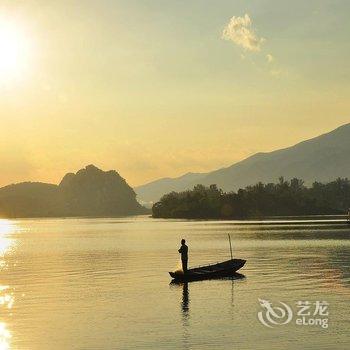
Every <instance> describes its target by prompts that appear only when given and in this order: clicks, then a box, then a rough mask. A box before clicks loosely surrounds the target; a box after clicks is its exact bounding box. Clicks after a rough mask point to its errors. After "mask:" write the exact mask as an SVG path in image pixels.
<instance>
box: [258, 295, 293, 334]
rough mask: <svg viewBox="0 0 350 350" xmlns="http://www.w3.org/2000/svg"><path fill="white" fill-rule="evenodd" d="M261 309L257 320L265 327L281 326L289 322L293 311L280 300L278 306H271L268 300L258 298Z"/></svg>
mask: <svg viewBox="0 0 350 350" xmlns="http://www.w3.org/2000/svg"><path fill="white" fill-rule="evenodd" d="M259 303H260V306H261V307H262V308H263V311H259V312H258V319H259V321H260V322H261V323H262V324H263V325H264V326H266V327H269V328H273V326H281V325H283V324H287V323H289V322H290V321H291V320H292V318H293V311H292V309H291V308H290V306H288V305H287V304H285V303H283V302H282V301H280V302H279V304H280V306H273V305H272V303H271V302H270V301H268V300H264V299H259Z"/></svg>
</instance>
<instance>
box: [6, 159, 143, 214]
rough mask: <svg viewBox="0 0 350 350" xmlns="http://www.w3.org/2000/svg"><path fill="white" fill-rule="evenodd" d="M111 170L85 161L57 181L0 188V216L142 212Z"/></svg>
mask: <svg viewBox="0 0 350 350" xmlns="http://www.w3.org/2000/svg"><path fill="white" fill-rule="evenodd" d="M148 212H149V211H148V210H147V209H146V208H144V207H143V206H142V205H140V204H139V203H138V202H137V200H136V194H135V192H134V190H133V189H132V188H131V187H130V186H129V185H128V184H127V182H126V181H125V179H123V178H122V177H121V176H120V175H119V174H118V172H116V171H115V170H109V171H103V170H101V169H99V168H97V167H96V166H94V165H88V166H86V167H85V168H83V169H81V170H79V171H78V172H77V173H68V174H66V175H65V176H64V177H63V179H62V180H61V182H60V183H59V184H58V185H55V184H48V183H41V182H22V183H18V184H12V185H8V186H5V187H2V188H0V217H3V218H4V217H5V218H16V217H75V216H86V217H115V216H124V215H137V214H146V213H148Z"/></svg>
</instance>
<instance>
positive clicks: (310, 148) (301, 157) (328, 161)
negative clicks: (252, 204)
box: [135, 123, 350, 203]
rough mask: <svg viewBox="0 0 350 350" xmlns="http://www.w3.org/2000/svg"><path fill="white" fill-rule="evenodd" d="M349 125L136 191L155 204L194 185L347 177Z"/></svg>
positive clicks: (228, 187) (233, 186)
mask: <svg viewBox="0 0 350 350" xmlns="http://www.w3.org/2000/svg"><path fill="white" fill-rule="evenodd" d="M349 155H350V123H349V124H345V125H343V126H340V127H339V128H337V129H335V130H333V131H331V132H328V133H326V134H323V135H320V136H318V137H315V138H312V139H309V140H306V141H303V142H300V143H298V144H296V145H293V146H291V147H288V148H284V149H280V150H276V151H272V152H267V153H257V154H254V155H252V156H251V157H248V158H246V159H244V160H242V161H240V162H238V163H235V164H233V165H231V166H229V167H226V168H221V169H218V170H215V171H211V172H208V173H188V174H185V175H183V176H180V177H177V178H162V179H159V180H156V181H152V182H150V183H147V184H145V185H142V186H138V187H136V188H135V191H136V193H137V196H138V199H139V200H140V201H141V202H145V203H147V202H157V201H158V200H159V199H160V198H161V196H162V195H164V194H166V193H169V192H171V191H184V190H187V189H191V188H193V187H194V186H195V185H196V184H203V185H211V184H216V185H217V186H218V187H219V188H221V189H223V190H224V191H232V190H237V189H239V188H243V187H246V186H248V185H252V184H255V183H257V182H264V183H268V182H275V181H276V180H278V178H279V177H281V176H283V177H285V178H286V179H290V178H293V177H297V178H301V179H303V180H304V181H305V183H306V185H310V184H312V183H313V182H314V181H319V182H328V181H331V180H333V179H335V178H337V177H349V176H350V159H349Z"/></svg>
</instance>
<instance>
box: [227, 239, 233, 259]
mask: <svg viewBox="0 0 350 350" xmlns="http://www.w3.org/2000/svg"><path fill="white" fill-rule="evenodd" d="M227 235H228V241H229V242H230V253H231V260H232V259H233V256H232V245H231V237H230V234H229V233H228V234H227Z"/></svg>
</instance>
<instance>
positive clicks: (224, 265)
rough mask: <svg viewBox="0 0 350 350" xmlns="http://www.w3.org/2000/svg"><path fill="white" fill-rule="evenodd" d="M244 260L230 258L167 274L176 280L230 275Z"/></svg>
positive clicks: (196, 279) (242, 264) (194, 279)
mask: <svg viewBox="0 0 350 350" xmlns="http://www.w3.org/2000/svg"><path fill="white" fill-rule="evenodd" d="M245 263H246V260H243V259H230V260H227V261H223V262H220V263H217V264H213V265H207V266H200V267H195V268H192V269H189V270H187V272H186V273H183V271H175V272H169V275H170V276H171V277H172V278H173V279H174V280H176V281H198V280H204V279H211V278H220V277H228V276H232V275H233V274H234V273H235V272H236V271H238V270H239V269H240V268H242V267H243V266H244V264H245Z"/></svg>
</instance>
